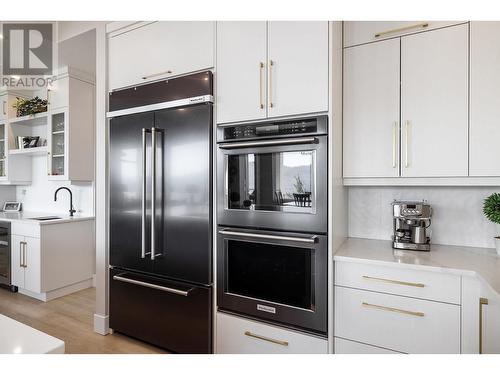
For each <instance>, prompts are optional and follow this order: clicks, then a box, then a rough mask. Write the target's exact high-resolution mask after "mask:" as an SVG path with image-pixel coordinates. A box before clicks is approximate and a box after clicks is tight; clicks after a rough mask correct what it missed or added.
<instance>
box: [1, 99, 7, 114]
mask: <svg viewBox="0 0 500 375" xmlns="http://www.w3.org/2000/svg"><path fill="white" fill-rule="evenodd" d="M6 104H7V102H6V101H5V100H4V101H2V112H3V114H4V115H7V111H6V110H5V105H6Z"/></svg>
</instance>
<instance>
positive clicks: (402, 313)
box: [335, 287, 460, 354]
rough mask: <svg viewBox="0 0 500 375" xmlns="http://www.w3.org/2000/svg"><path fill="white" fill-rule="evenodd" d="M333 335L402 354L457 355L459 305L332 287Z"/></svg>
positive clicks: (458, 347) (458, 344)
mask: <svg viewBox="0 0 500 375" xmlns="http://www.w3.org/2000/svg"><path fill="white" fill-rule="evenodd" d="M335 335H336V336H338V337H342V338H345V339H349V340H354V341H359V342H362V343H366V344H369V345H375V346H380V347H383V348H387V349H391V350H395V351H398V352H403V353H449V354H451V353H460V306H455V305H451V304H447V303H441V302H432V301H425V300H420V299H415V298H407V297H400V296H393V295H389V294H382V293H375V292H368V291H364V290H358V289H350V288H344V287H335Z"/></svg>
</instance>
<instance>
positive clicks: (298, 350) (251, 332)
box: [216, 312, 328, 354]
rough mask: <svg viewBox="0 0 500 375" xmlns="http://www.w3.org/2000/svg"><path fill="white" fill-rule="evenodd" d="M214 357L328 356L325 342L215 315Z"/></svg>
mask: <svg viewBox="0 0 500 375" xmlns="http://www.w3.org/2000/svg"><path fill="white" fill-rule="evenodd" d="M216 353H217V354H327V353H328V341H327V340H326V339H321V338H318V337H314V336H310V335H307V334H303V333H298V332H295V331H291V330H288V329H284V328H279V327H275V326H272V325H269V324H265V323H259V322H255V321H252V320H248V319H243V318H239V317H236V316H232V315H228V314H223V313H220V312H218V313H217V344H216Z"/></svg>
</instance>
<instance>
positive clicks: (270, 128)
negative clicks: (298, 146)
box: [224, 118, 318, 140]
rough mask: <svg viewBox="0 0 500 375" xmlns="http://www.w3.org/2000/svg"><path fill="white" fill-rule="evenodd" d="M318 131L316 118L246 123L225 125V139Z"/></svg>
mask: <svg viewBox="0 0 500 375" xmlns="http://www.w3.org/2000/svg"><path fill="white" fill-rule="evenodd" d="M317 131H318V121H317V119H316V118H314V119H300V120H294V121H282V122H271V123H269V122H266V123H258V124H244V125H234V126H227V127H224V140H236V139H248V138H263V137H277V136H289V135H295V134H297V135H300V134H308V133H316V132H317Z"/></svg>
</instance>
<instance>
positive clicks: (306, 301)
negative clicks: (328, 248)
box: [226, 239, 315, 310]
mask: <svg viewBox="0 0 500 375" xmlns="http://www.w3.org/2000/svg"><path fill="white" fill-rule="evenodd" d="M226 246H227V253H226V254H227V260H226V267H227V268H226V272H227V273H226V293H230V294H235V295H239V296H244V297H250V298H254V299H258V300H261V301H268V302H273V303H279V304H282V305H287V306H291V307H296V308H301V309H307V310H314V274H315V270H314V265H315V259H314V249H311V248H301V247H295V246H293V247H292V246H284V245H277V244H269V243H262V242H247V241H240V240H233V239H230V240H228V241H227V245H226Z"/></svg>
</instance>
